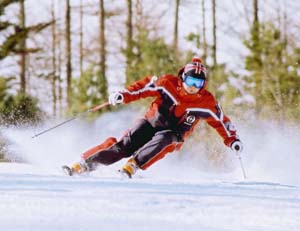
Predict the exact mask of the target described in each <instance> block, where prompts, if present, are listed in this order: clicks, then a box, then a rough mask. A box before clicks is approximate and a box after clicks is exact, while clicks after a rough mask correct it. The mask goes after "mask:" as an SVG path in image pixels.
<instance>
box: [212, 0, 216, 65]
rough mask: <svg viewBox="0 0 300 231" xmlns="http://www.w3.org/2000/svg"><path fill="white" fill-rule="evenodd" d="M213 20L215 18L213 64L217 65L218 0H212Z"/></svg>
mask: <svg viewBox="0 0 300 231" xmlns="http://www.w3.org/2000/svg"><path fill="white" fill-rule="evenodd" d="M212 20H213V45H212V56H213V65H214V66H215V67H216V66H217V23H216V0H212Z"/></svg>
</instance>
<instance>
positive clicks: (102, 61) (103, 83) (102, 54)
mask: <svg viewBox="0 0 300 231" xmlns="http://www.w3.org/2000/svg"><path fill="white" fill-rule="evenodd" d="M99 7H100V41H99V42H100V91H101V94H102V98H104V99H106V98H107V95H108V94H107V80H106V63H105V61H106V41H105V9H104V0H99Z"/></svg>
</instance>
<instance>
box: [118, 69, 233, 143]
mask: <svg viewBox="0 0 300 231" xmlns="http://www.w3.org/2000/svg"><path fill="white" fill-rule="evenodd" d="M122 94H123V96H124V103H129V102H132V101H135V100H138V99H141V98H146V97H156V98H155V100H154V101H153V102H152V104H151V106H150V108H149V110H148V111H147V112H146V114H145V118H146V119H147V120H148V121H149V122H150V124H151V125H152V126H153V127H158V128H160V127H161V128H162V129H172V130H174V131H176V132H177V134H178V136H179V137H180V141H184V140H185V138H186V137H188V136H189V135H190V134H191V133H192V132H193V130H194V127H195V126H196V124H198V122H199V121H200V120H201V119H204V120H206V122H207V123H208V124H209V125H210V126H211V127H213V128H214V129H215V130H216V131H217V132H218V133H219V134H220V136H221V137H222V138H223V140H224V143H225V145H227V146H230V145H231V143H232V142H233V141H234V140H236V139H237V138H238V137H237V135H236V130H235V129H234V126H233V125H232V124H231V122H230V119H229V118H228V117H227V116H225V115H224V113H223V111H222V109H221V107H220V105H219V104H218V103H217V101H216V100H215V98H214V96H213V95H212V94H211V93H210V92H209V91H207V90H206V89H205V88H203V89H201V90H200V91H199V92H198V93H197V94H188V93H187V92H186V91H185V90H184V88H183V84H182V81H181V79H179V78H178V77H177V76H173V75H163V76H161V77H160V78H159V79H157V77H151V76H148V77H145V78H144V79H142V80H139V81H136V82H135V83H133V84H131V85H130V86H128V87H127V88H126V90H124V91H122Z"/></svg>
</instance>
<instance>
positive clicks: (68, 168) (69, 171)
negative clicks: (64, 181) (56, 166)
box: [61, 165, 73, 176]
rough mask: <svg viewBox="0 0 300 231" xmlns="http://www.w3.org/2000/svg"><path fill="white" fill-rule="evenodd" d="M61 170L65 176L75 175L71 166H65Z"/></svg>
mask: <svg viewBox="0 0 300 231" xmlns="http://www.w3.org/2000/svg"><path fill="white" fill-rule="evenodd" d="M61 168H62V170H63V172H64V173H65V174H67V175H68V176H72V175H73V170H72V168H70V167H69V166H67V165H63V166H62V167H61Z"/></svg>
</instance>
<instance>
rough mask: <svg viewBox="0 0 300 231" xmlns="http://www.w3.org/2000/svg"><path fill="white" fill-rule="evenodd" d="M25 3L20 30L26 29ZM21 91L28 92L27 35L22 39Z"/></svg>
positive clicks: (22, 1) (21, 8) (21, 10)
mask: <svg viewBox="0 0 300 231" xmlns="http://www.w3.org/2000/svg"><path fill="white" fill-rule="evenodd" d="M25 20H26V18H25V4H24V0H21V1H20V30H25V27H26V22H25ZM20 51H21V52H20V68H21V72H20V82H21V83H20V93H21V94H26V55H27V54H26V37H22V38H21V41H20Z"/></svg>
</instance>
